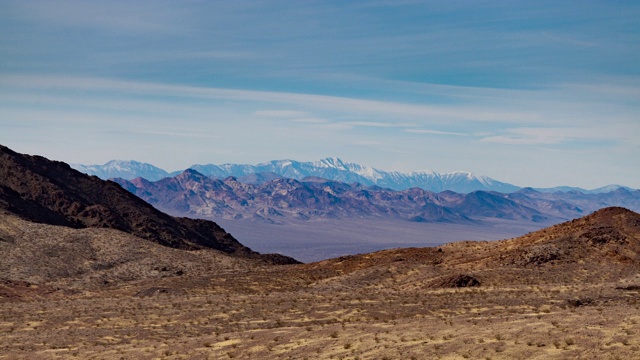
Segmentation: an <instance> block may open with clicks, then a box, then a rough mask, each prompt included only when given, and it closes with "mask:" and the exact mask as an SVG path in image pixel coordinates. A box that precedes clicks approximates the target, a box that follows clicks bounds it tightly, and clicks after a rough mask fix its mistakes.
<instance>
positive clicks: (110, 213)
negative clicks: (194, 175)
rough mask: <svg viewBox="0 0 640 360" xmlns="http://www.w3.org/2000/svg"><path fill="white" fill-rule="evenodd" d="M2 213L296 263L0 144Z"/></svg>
mask: <svg viewBox="0 0 640 360" xmlns="http://www.w3.org/2000/svg"><path fill="white" fill-rule="evenodd" d="M139 183H140V184H142V183H144V181H143V180H140V182H139ZM0 209H4V210H6V211H9V212H11V213H14V214H16V215H18V216H20V217H22V218H24V219H27V220H30V221H33V222H39V223H46V224H52V225H63V226H68V227H73V228H85V227H96V228H111V229H117V230H121V231H124V232H127V233H130V234H132V235H135V236H138V237H140V238H142V239H146V240H149V241H153V242H155V243H158V244H161V245H165V246H169V247H173V248H177V249H187V250H195V249H204V248H210V249H216V250H219V251H222V252H225V253H227V254H232V255H236V256H241V257H248V258H256V259H263V260H266V261H270V262H276V263H291V262H294V261H293V259H291V258H288V257H284V256H280V255H261V254H258V253H256V252H254V251H252V250H251V249H249V248H247V247H245V246H243V245H242V244H240V243H239V242H238V241H237V240H236V239H234V238H233V236H231V235H230V234H229V233H227V232H225V231H224V230H223V229H222V228H221V227H219V226H218V225H217V224H216V223H214V222H211V221H205V220H194V219H189V218H176V217H172V216H169V215H167V214H165V213H162V212H160V211H158V210H157V209H155V208H154V207H153V206H151V205H149V204H147V203H146V202H144V201H142V200H140V198H138V197H136V196H134V195H133V194H131V193H130V192H129V191H126V190H125V189H123V188H122V187H121V186H119V185H118V184H116V183H114V182H112V181H103V180H100V179H99V178H97V177H94V176H88V175H85V174H83V173H80V172H78V171H76V170H73V169H71V167H70V166H69V165H67V164H65V163H62V162H57V161H50V160H48V159H46V158H44V157H40V156H29V155H23V154H19V153H16V152H14V151H12V150H10V149H8V148H7V147H4V146H1V145H0Z"/></svg>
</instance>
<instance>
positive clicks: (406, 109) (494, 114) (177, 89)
mask: <svg viewBox="0 0 640 360" xmlns="http://www.w3.org/2000/svg"><path fill="white" fill-rule="evenodd" d="M0 79H1V80H2V82H3V83H4V84H5V85H6V86H12V87H16V88H31V89H37V90H50V91H53V90H85V91H114V92H117V93H120V94H124V93H137V94H140V95H158V96H174V97H185V98H201V99H219V100H224V99H228V100H240V101H251V102H261V103H271V104H274V103H276V104H291V105H296V106H304V107H316V108H320V109H324V110H327V111H342V112H357V113H367V114H378V115H379V114H386V115H391V116H403V117H411V118H429V119H430V121H439V122H449V121H451V120H452V119H464V120H465V121H480V122H486V121H490V122H509V123H518V122H525V123H526V122H531V121H535V120H537V119H539V117H538V116H536V115H535V114H530V113H524V112H517V111H511V110H506V111H503V110H495V109H488V108H472V107H447V106H441V105H417V104H407V103H398V102H388V101H377V100H365V99H356V98H349V97H338V96H326V95H312V94H299V93H287V92H272V91H254V90H237V89H225V88H213V87H195V86H181V85H166V84H156V83H146V82H137V81H124V80H111V79H101V78H83V77H57V76H44V77H43V76H20V75H9V76H2V77H0Z"/></svg>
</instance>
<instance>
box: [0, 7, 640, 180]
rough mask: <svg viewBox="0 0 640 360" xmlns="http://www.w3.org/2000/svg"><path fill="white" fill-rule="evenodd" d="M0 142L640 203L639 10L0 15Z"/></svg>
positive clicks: (160, 10) (11, 11) (4, 10)
mask: <svg viewBox="0 0 640 360" xmlns="http://www.w3.org/2000/svg"><path fill="white" fill-rule="evenodd" d="M0 143H1V144H3V145H6V146H9V147H11V148H13V149H14V150H16V151H20V152H26V153H31V154H39V155H43V156H46V157H49V158H52V159H57V160H62V161H66V162H71V163H84V164H100V163H105V162H106V161H108V160H111V159H125V160H128V159H135V160H139V161H144V162H149V163H152V164H154V165H157V166H159V167H162V168H164V169H166V170H170V171H172V170H178V169H183V168H186V167H188V166H189V165H192V164H195V163H200V164H204V163H216V164H218V163H258V162H264V161H269V160H274V159H285V158H289V159H295V160H303V161H307V160H317V159H320V158H324V157H329V156H335V157H340V158H342V159H343V160H346V161H351V162H358V163H361V164H363V165H370V166H374V167H377V168H379V169H383V170H400V171H411V170H433V171H438V172H448V171H455V170H464V171H472V172H475V173H478V174H483V175H488V176H490V177H493V178H496V179H498V180H501V181H506V182H510V183H513V184H516V185H520V186H540V187H542V186H556V185H572V186H582V187H586V188H595V187H599V186H603V185H607V184H611V183H617V184H623V185H627V186H631V187H634V188H640V160H639V159H640V3H638V2H637V1H598V2H596V1H579V2H578V1H566V2H565V1H504V2H501V1H410V0H409V1H401V0H400V1H384V0H382V1H353V2H346V1H210V2H209V1H24V0H22V1H5V0H0Z"/></svg>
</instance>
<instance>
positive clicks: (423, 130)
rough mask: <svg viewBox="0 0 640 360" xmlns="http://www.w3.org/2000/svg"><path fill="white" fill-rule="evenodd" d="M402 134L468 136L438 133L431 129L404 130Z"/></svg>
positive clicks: (457, 133) (446, 132)
mask: <svg viewBox="0 0 640 360" xmlns="http://www.w3.org/2000/svg"><path fill="white" fill-rule="evenodd" d="M404 132H407V133H411V134H425V135H450V136H469V134H465V133H461V132H454V131H440V130H431V129H404Z"/></svg>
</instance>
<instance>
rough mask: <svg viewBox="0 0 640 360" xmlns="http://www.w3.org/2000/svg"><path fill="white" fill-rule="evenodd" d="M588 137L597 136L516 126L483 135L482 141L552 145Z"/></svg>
mask: <svg viewBox="0 0 640 360" xmlns="http://www.w3.org/2000/svg"><path fill="white" fill-rule="evenodd" d="M588 138H595V134H586V133H585V132H584V130H581V129H568V128H516V129H508V130H506V131H505V133H504V134H500V135H492V136H486V137H483V138H482V139H480V141H481V142H486V143H497V144H508V145H545V144H546V145H552V144H561V143H565V142H568V141H572V140H576V139H588Z"/></svg>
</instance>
